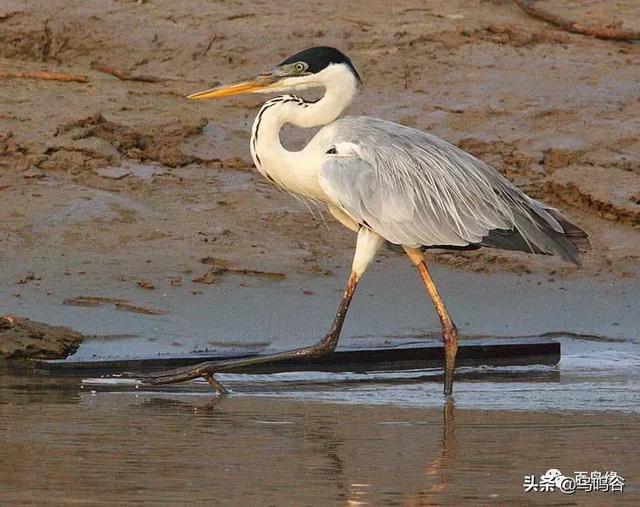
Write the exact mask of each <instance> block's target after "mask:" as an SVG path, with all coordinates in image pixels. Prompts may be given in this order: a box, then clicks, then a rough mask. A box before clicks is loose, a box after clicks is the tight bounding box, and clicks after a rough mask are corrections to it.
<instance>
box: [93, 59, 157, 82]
mask: <svg viewBox="0 0 640 507" xmlns="http://www.w3.org/2000/svg"><path fill="white" fill-rule="evenodd" d="M91 68H92V69H93V70H97V71H98V72H103V73H105V74H111V75H112V76H115V77H117V78H118V79H120V80H121V81H140V82H142V83H159V82H161V81H164V80H163V79H160V78H159V77H154V76H139V75H134V74H130V73H129V72H127V71H124V70H122V69H116V68H114V67H109V66H108V65H102V64H100V63H93V64H91Z"/></svg>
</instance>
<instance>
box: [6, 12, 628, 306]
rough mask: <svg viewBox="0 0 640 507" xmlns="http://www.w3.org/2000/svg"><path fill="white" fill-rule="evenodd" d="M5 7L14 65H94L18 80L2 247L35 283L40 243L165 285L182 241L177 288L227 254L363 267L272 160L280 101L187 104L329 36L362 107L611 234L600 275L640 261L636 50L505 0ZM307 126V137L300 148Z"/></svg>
mask: <svg viewBox="0 0 640 507" xmlns="http://www.w3.org/2000/svg"><path fill="white" fill-rule="evenodd" d="M5 4H6V5H5V6H3V10H2V16H1V17H0V26H1V28H2V30H1V31H0V67H1V68H2V69H3V70H6V71H16V72H27V71H57V72H66V73H71V74H74V75H81V76H86V78H87V79H86V82H56V81H41V80H33V79H2V82H1V84H2V86H1V87H0V97H1V99H2V100H0V118H1V120H2V121H0V203H1V204H0V215H1V218H2V220H1V222H0V245H2V250H1V253H0V256H1V257H2V261H3V263H5V264H4V265H5V266H7V268H8V269H9V270H10V271H11V272H14V273H16V277H19V276H22V273H21V271H22V270H25V268H24V267H22V268H21V266H27V268H26V270H29V269H31V268H30V267H29V266H32V265H33V263H34V262H35V260H36V259H39V258H41V257H42V256H48V257H49V258H50V259H51V262H52V263H53V265H54V266H56V269H62V270H65V269H66V270H67V271H68V272H69V273H70V274H69V275H67V276H71V277H74V276H83V275H80V272H86V273H89V272H90V271H91V269H88V268H87V267H86V265H84V267H83V263H86V262H100V261H98V258H103V259H109V258H112V257H113V256H114V254H116V253H117V254H119V255H122V256H125V257H126V258H127V259H129V261H130V262H131V264H132V265H135V266H142V267H143V268H144V269H141V270H140V271H139V272H138V278H141V277H142V278H144V277H146V278H150V279H149V280H148V281H149V282H150V283H151V284H152V285H154V286H162V280H161V279H159V278H158V276H157V275H155V274H154V273H156V272H157V269H152V270H151V272H150V271H149V270H148V269H146V268H149V267H150V266H149V265H148V264H156V265H159V264H163V262H162V259H160V255H161V254H160V252H167V251H173V252H176V253H177V257H178V258H179V261H178V264H177V265H175V266H173V268H172V269H171V273H170V276H171V277H172V278H174V279H177V278H178V277H179V278H185V279H186V278H187V277H190V279H193V278H195V277H197V276H199V275H198V274H195V275H193V276H192V273H189V271H190V272H193V271H198V270H199V265H198V262H197V261H198V259H200V258H203V257H206V256H207V255H212V256H214V257H216V258H222V259H225V260H228V261H233V262H235V263H237V265H238V266H241V267H242V268H243V269H244V268H245V267H246V268H247V269H253V270H255V271H263V270H267V271H274V272H292V271H298V272H301V273H310V274H318V275H330V274H331V273H333V272H334V270H335V269H336V268H335V266H336V265H341V264H344V263H346V262H349V257H350V255H351V249H352V247H353V237H352V235H351V233H350V232H348V231H345V230H343V228H342V226H340V225H339V224H335V223H334V221H333V219H332V218H331V217H328V216H327V217H324V218H320V217H319V216H318V215H320V211H319V210H318V211H316V210H312V211H313V213H309V210H308V209H306V208H305V207H304V206H301V205H299V204H298V203H297V202H295V201H293V200H292V199H291V198H290V197H289V196H287V195H284V194H282V193H280V192H278V191H277V190H275V189H274V188H273V187H272V186H270V185H269V184H268V183H267V182H266V181H264V180H263V179H262V178H261V177H260V176H258V175H256V173H255V171H253V170H252V167H251V160H250V156H249V150H248V144H247V143H248V136H249V128H250V124H251V121H252V118H253V116H254V115H255V114H256V112H257V110H258V107H259V105H260V103H261V101H262V100H263V97H245V98H237V99H233V100H227V101H220V102H212V103H206V104H194V103H190V102H188V101H186V100H185V99H184V96H185V95H186V94H188V93H190V92H193V91H194V90H197V89H201V88H203V87H206V86H210V85H213V84H216V83H218V82H221V81H226V80H229V79H235V78H237V77H241V76H245V75H248V74H251V73H254V72H258V71H260V70H263V69H264V68H265V66H266V67H269V66H271V65H273V64H276V63H277V62H278V61H280V60H281V59H282V58H283V57H285V56H287V55H289V54H291V53H293V52H295V51H297V50H299V49H300V48H301V47H305V46H312V45H320V44H329V45H335V46H337V47H340V48H341V49H343V50H344V51H346V52H347V53H348V54H349V55H350V56H351V57H352V59H353V60H354V62H355V64H356V66H357V67H358V69H359V70H360V72H361V74H362V75H363V76H364V81H365V87H364V89H363V91H362V94H361V96H360V97H359V98H358V99H357V101H356V103H355V104H354V106H353V107H352V110H351V112H352V113H356V114H362V113H364V114H369V115H373V116H379V117H384V118H388V119H391V120H395V121H399V122H402V123H405V124H407V125H411V126H415V127H418V128H422V129H425V130H428V131H430V132H433V133H435V134H437V135H440V136H442V137H444V138H445V139H447V140H449V141H451V142H453V143H456V144H458V145H460V146H461V147H463V148H464V149H467V150H468V151H470V152H471V153H473V154H475V155H477V156H478V157H480V158H482V159H483V160H485V161H487V162H489V163H491V164H493V165H494V166H495V167H496V168H497V169H499V170H500V171H501V172H503V173H504V174H505V175H507V176H508V177H509V178H510V179H512V180H513V181H515V182H516V183H517V184H518V185H519V186H520V187H521V188H523V189H524V190H525V191H527V192H528V193H530V194H531V195H532V196H534V197H536V198H539V199H541V200H544V201H546V202H548V203H550V204H552V205H557V206H559V207H561V208H563V209H564V210H565V211H566V213H567V214H568V215H570V216H572V217H573V218H574V219H575V220H576V221H577V223H578V224H579V225H580V226H582V227H584V228H585V229H586V230H587V231H589V233H590V234H591V235H592V237H593V244H594V249H593V251H592V252H591V253H589V254H588V255H587V256H586V257H585V266H584V267H583V268H582V272H583V273H585V274H588V275H595V274H599V273H600V274H604V273H613V274H614V275H615V276H618V275H623V276H624V275H625V273H629V272H632V271H633V270H634V269H636V268H637V266H638V264H639V263H638V259H639V257H638V253H637V252H638V251H639V250H640V233H639V232H638V224H639V213H640V211H639V210H640V204H639V203H638V202H639V198H640V197H639V196H640V194H639V192H640V141H639V140H638V132H639V131H640V123H639V120H638V118H640V102H639V101H638V93H639V92H638V77H637V68H638V65H639V64H640V46H639V45H637V44H630V43H627V42H615V41H603V40H597V39H593V38H589V37H585V36H582V35H579V34H572V33H568V32H565V31H562V30H559V29H558V28H557V27H554V26H552V25H550V24H548V23H545V22H543V21H540V20H538V19H534V18H532V17H530V16H528V15H526V14H525V13H524V12H522V10H520V9H519V8H517V7H516V6H515V5H514V4H513V3H512V2H509V1H506V0H490V1H486V2H472V3H469V2H463V1H455V2H431V3H430V4H429V5H428V6H425V5H423V3H421V2H415V1H411V0H406V1H403V2H401V3H400V4H397V5H394V6H393V9H392V12H391V15H390V14H389V6H388V4H387V3H385V2H381V1H374V2H366V8H364V7H365V3H362V6H361V7H362V8H358V5H357V4H356V5H351V4H350V5H349V6H346V5H342V4H340V3H338V2H329V1H325V2H319V3H315V4H314V5H311V6H309V5H302V4H300V5H290V4H289V3H286V2H275V3H274V2H270V3H269V4H264V5H256V4H255V3H253V2H238V3H235V4H232V5H231V4H227V3H213V4H212V3H210V2H196V3H194V4H191V5H190V6H188V7H187V6H185V5H181V4H166V5H164V4H163V5H162V6H161V7H160V5H159V4H157V3H156V2H142V3H134V2H106V3H103V4H100V5H92V6H90V7H87V6H86V5H83V4H80V3H73V2H72V3H69V2H63V1H62V0H58V1H53V2H49V3H47V4H46V5H41V6H38V7H37V8H36V7H35V4H34V5H31V4H25V3H24V2H18V1H13V0H10V1H9V2H5ZM543 4H544V5H543ZM540 5H543V6H546V7H549V6H551V7H553V8H554V9H560V10H558V13H559V14H562V15H564V16H568V17H571V18H572V19H576V21H578V22H581V23H584V24H588V23H589V22H593V23H597V24H601V25H604V26H609V25H610V26H617V25H618V24H619V23H618V22H621V21H624V28H628V29H633V28H635V26H634V23H636V21H634V20H637V19H640V16H639V15H638V14H640V12H638V5H637V3H636V2H633V1H631V0H625V1H621V2H617V3H616V10H615V12H612V11H610V10H609V9H605V8H604V7H603V6H599V5H595V4H589V5H588V8H587V7H585V6H584V5H582V6H581V3H580V2H572V3H570V4H567V5H566V6H563V7H559V6H554V5H551V3H550V2H541V3H540ZM354 13H355V14H354ZM381 19H385V22H384V23H381V22H380V20H381ZM319 20H322V22H320V23H319ZM302 26H304V27H310V26H317V27H318V28H317V30H315V31H309V30H302V29H301V27H302ZM531 76H535V79H532V78H531ZM308 135H310V133H305V132H297V131H291V130H289V131H287V132H285V137H286V139H285V141H286V143H287V144H289V145H296V143H299V142H300V141H301V140H303V138H305V137H306V136H308ZM314 215H316V216H315V217H314ZM323 221H325V222H326V223H327V224H329V226H328V227H327V226H325V223H324V222H323ZM258 231H259V233H258ZM70 245H73V248H70ZM62 256H64V258H62ZM18 258H20V259H21V261H22V262H21V264H14V263H13V262H14V261H16V260H17V259H18ZM91 259H93V260H91ZM432 259H433V260H435V261H436V262H439V263H444V264H448V265H451V266H455V267H458V268H461V269H468V270H476V271H505V270H506V271H515V272H520V273H526V272H530V271H546V272H550V271H553V272H555V274H556V275H557V276H564V275H565V274H571V273H573V272H574V271H575V268H573V267H571V266H566V265H564V264H563V263H562V262H560V261H557V260H555V259H548V258H540V257H531V256H526V255H523V254H510V253H506V254H503V253H497V252H493V251H489V250H487V251H481V252H474V253H449V252H446V253H442V254H439V253H437V252H434V254H433V255H432ZM104 264H105V262H102V266H103V267H102V268H101V269H103V270H106V271H109V268H105V267H104ZM76 266H79V267H76ZM94 266H95V264H94ZM40 275H42V273H40ZM121 276H128V275H124V274H122V275H121ZM132 276H134V275H132ZM36 283H37V282H34V283H33V285H35V284H36ZM33 285H28V286H27V287H32V286H33ZM15 293H16V294H19V291H17V290H16V291H15Z"/></svg>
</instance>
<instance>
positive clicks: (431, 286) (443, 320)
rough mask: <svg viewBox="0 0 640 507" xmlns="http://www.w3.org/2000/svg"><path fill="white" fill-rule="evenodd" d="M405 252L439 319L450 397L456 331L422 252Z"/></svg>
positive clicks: (407, 250)
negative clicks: (416, 270)
mask: <svg viewBox="0 0 640 507" xmlns="http://www.w3.org/2000/svg"><path fill="white" fill-rule="evenodd" d="M404 249H405V252H407V255H408V256H409V258H410V259H411V262H413V263H414V264H415V265H416V267H417V268H418V272H419V273H420V278H422V281H423V282H424V285H425V287H426V288H427V292H428V293H429V296H430V297H431V301H432V302H433V306H435V308H436V312H437V313H438V317H440V324H441V325H442V337H443V340H444V394H445V395H446V396H450V395H451V393H452V391H453V370H454V369H455V365H456V354H457V353H458V329H457V328H456V325H455V324H454V323H453V320H452V319H451V316H450V315H449V312H448V311H447V308H446V307H445V306H444V302H443V301H442V298H441V297H440V294H439V293H438V289H437V288H436V284H435V283H434V282H433V279H432V278H431V274H430V273H429V270H428V269H427V264H426V263H425V261H424V257H423V255H422V251H420V250H418V249H417V248H409V247H404Z"/></svg>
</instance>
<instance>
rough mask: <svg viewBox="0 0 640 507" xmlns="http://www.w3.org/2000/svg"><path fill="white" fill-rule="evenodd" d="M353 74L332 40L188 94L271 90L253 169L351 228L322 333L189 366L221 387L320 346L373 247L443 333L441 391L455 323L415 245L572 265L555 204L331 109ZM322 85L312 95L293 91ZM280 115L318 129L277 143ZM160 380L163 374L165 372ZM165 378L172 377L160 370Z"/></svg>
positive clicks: (405, 132)
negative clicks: (295, 147)
mask: <svg viewBox="0 0 640 507" xmlns="http://www.w3.org/2000/svg"><path fill="white" fill-rule="evenodd" d="M361 84H362V81H361V79H360V75H359V74H358V72H357V70H356V68H355V66H354V64H353V62H352V61H351V60H350V59H349V58H348V57H347V56H346V55H345V54H344V53H342V52H341V51H340V50H338V49H336V48H333V47H326V46H323V47H313V48H309V49H305V50H303V51H301V52H299V53H296V54H295V55H293V56H291V57H290V58H287V59H286V60H284V61H283V62H282V63H280V64H279V65H277V66H276V67H274V68H272V69H270V70H268V71H267V72H263V73H261V74H258V75H257V76H255V77H253V78H251V79H247V80H242V81H236V82H233V83H231V84H225V85H222V86H218V87H215V88H211V89H208V90H204V91H200V92H197V93H194V94H192V95H189V96H188V98H189V99H193V100H206V99H217V98H222V97H229V96H233V95H239V94H245V93H261V94H266V93H281V95H278V96H276V97H274V98H271V99H270V100H267V101H266V102H265V103H264V105H263V106H262V108H261V109H260V111H259V113H258V115H257V116H256V118H255V121H254V123H253V127H252V129H251V140H250V150H251V155H252V158H253V162H254V164H255V166H256V168H257V170H258V171H259V172H260V173H261V174H262V175H263V176H264V177H265V178H266V179H268V180H269V181H270V182H271V183H273V184H274V185H275V186H277V187H279V188H281V189H283V190H285V191H287V192H289V193H291V194H293V195H295V196H298V197H301V198H302V199H306V200H309V201H312V202H315V203H319V204H321V205H322V206H326V208H327V209H328V211H329V212H330V213H331V215H333V217H335V218H336V219H337V220H338V221H339V222H340V223H341V224H343V225H344V226H346V227H347V228H348V229H350V230H351V231H353V232H354V233H356V235H357V239H356V246H355V253H354V255H353V262H352V266H351V273H350V276H349V279H348V282H347V285H346V289H345V290H344V293H343V295H342V299H341V301H340V304H339V307H338V310H337V313H336V315H335V318H334V320H333V324H332V325H331V327H330V329H329V332H328V333H327V334H326V335H325V337H324V338H322V339H321V340H320V341H318V342H317V343H315V344H314V345H312V346H306V347H302V348H298V349H294V350H290V351H286V352H280V353H275V354H270V355H265V356H260V357H254V358H247V359H236V360H230V361H222V362H218V363H211V364H208V363H206V364H205V365H201V366H202V367H196V368H195V369H191V370H189V371H190V373H189V375H190V376H191V378H193V377H195V376H203V377H205V378H207V380H209V381H210V382H211V383H212V385H214V387H216V388H219V389H222V386H221V385H220V384H219V383H218V382H217V381H216V380H215V379H214V378H213V374H214V373H216V372H218V371H224V370H226V369H230V368H235V367H243V366H251V365H255V364H261V363H266V362H270V361H279V360H285V359H292V358H315V357H320V356H323V355H325V354H329V353H331V352H332V351H333V350H334V349H335V348H336V345H337V343H338V339H339V336H340V332H341V329H342V325H343V322H344V319H345V316H346V314H347V310H348V308H349V304H350V302H351V300H352V298H353V295H354V293H355V290H356V287H357V285H358V282H359V281H360V279H361V277H362V275H363V273H364V272H365V270H366V269H367V266H368V265H369V263H370V262H371V261H372V260H373V259H374V256H375V255H376V253H377V252H378V251H379V250H380V249H381V248H382V247H383V246H384V245H390V246H392V247H393V248H395V249H400V250H404V252H405V253H406V254H407V256H408V257H409V259H410V260H411V262H412V263H413V264H414V265H415V266H416V268H417V271H418V273H419V275H420V277H421V279H422V281H423V283H424V285H425V287H426V291H427V293H428V295H429V297H430V299H431V301H432V303H433V305H434V307H435V310H436V312H437V314H438V317H439V319H440V324H441V328H442V337H443V341H444V394H445V395H446V396H450V395H451V394H452V389H453V376H454V368H455V362H456V353H457V350H458V331H457V328H456V325H455V323H454V321H453V319H452V317H451V315H450V314H449V312H448V310H447V308H446V306H445V304H444V302H443V300H442V297H441V296H440V293H439V292H438V289H437V287H436V284H435V282H434V280H433V278H432V276H431V273H430V272H429V269H428V268H427V264H426V262H425V258H424V255H423V253H424V250H426V249H431V248H443V249H456V250H467V249H477V248H481V247H485V248H497V249H503V250H515V251H524V252H529V253H533V254H546V255H556V256H559V257H561V258H562V259H564V260H565V261H568V262H571V263H573V264H580V255H579V253H580V252H581V251H585V250H587V249H588V248H589V239H588V235H587V234H586V233H585V232H584V231H583V230H582V229H580V228H579V227H578V226H577V225H575V224H574V223H572V222H571V221H570V220H569V219H568V218H566V217H565V216H564V215H563V214H562V213H561V212H560V211H559V210H558V209H556V208H553V207H550V206H547V205H545V204H543V203H541V202H539V201H537V200H535V199H533V198H531V197H529V196H528V195H526V194H525V193H524V192H522V191H521V190H519V189H518V188H517V187H516V186H515V185H513V184H512V183H511V182H510V181H508V180H507V179H506V178H505V177H504V176H502V175H501V174H500V173H499V172H498V171H497V170H495V169H494V168H493V167H491V166H489V165H488V164H486V163H484V162H482V161H481V160H479V159H477V158H475V157H474V156H472V155H470V154H469V153H467V152H465V151H463V150H461V149H460V148H457V147H456V146H454V145H452V144H450V143H448V142H447V141H445V140H443V139H440V138H438V137H436V136H434V135H432V134H429V133H426V132H423V131H420V130H416V129H414V128H410V127H406V126H403V125H400V124H397V123H393V122H391V121H387V120H383V119H378V118H372V117H369V116H341V115H342V113H343V112H344V111H345V109H346V108H347V107H348V106H349V105H350V103H351V102H352V100H353V98H354V97H355V95H356V93H357V92H358V90H359V88H360V87H361ZM311 88H323V89H324V94H323V95H322V97H321V98H320V99H319V100H316V101H310V100H305V99H304V98H302V97H300V96H298V95H295V94H293V93H292V92H299V91H302V90H307V89H311ZM285 124H292V125H294V126H296V127H301V128H312V127H321V128H320V129H319V131H318V132H317V133H316V134H315V135H314V136H313V138H312V139H311V140H310V141H309V143H308V144H307V145H306V146H305V147H304V148H302V149H301V150H299V151H289V150H287V149H285V148H284V147H283V145H282V143H281V139H280V131H281V129H282V127H283V126H284V125H285ZM168 378H169V377H168ZM171 378H175V377H171Z"/></svg>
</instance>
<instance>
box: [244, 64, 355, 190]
mask: <svg viewBox="0 0 640 507" xmlns="http://www.w3.org/2000/svg"><path fill="white" fill-rule="evenodd" d="M357 85H358V83H357V81H356V78H355V76H354V75H353V73H352V72H351V71H350V70H348V69H347V68H346V67H345V66H344V65H330V66H329V67H327V68H326V69H324V70H323V71H322V72H319V73H318V74H316V75H315V76H314V82H313V83H312V84H311V86H323V87H324V88H325V94H324V96H323V97H322V98H321V99H320V100H318V101H317V102H305V101H304V100H302V99H301V98H299V97H296V96H293V95H282V96H279V97H275V98H273V99H271V100H269V101H267V102H265V104H264V105H263V106H262V109H261V110H260V112H259V113H258V116H257V117H256V119H255V121H254V123H253V128H252V131H251V155H252V156H253V161H254V163H255V165H256V167H257V168H258V170H259V171H260V172H261V173H262V174H263V175H264V176H265V177H267V178H268V179H269V180H271V181H272V182H274V183H275V184H277V185H278V186H281V187H283V188H284V189H285V190H287V191H289V192H292V193H295V194H299V195H302V196H303V197H308V198H311V199H319V198H321V195H320V194H319V193H318V192H321V191H320V190H319V187H318V186H317V182H316V178H315V177H314V175H313V174H310V173H311V172H313V171H315V170H317V169H318V168H316V167H315V166H314V164H310V163H309V162H310V160H311V158H310V157H313V156H314V155H316V154H312V153H308V148H309V146H307V147H306V148H305V149H303V150H302V151H288V150H286V149H285V148H284V147H283V146H282V143H281V142H280V130H281V129H282V127H283V125H285V124H287V123H290V124H292V125H295V126H297V127H303V128H310V127H318V126H320V125H326V124H328V123H331V122H332V121H334V120H335V119H337V118H338V116H340V114H341V113H342V112H343V111H344V110H345V109H346V108H347V106H348V105H349V104H350V103H351V101H352V100H353V97H354V95H355V93H356V91H357Z"/></svg>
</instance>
